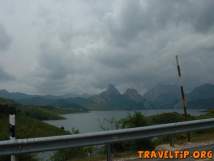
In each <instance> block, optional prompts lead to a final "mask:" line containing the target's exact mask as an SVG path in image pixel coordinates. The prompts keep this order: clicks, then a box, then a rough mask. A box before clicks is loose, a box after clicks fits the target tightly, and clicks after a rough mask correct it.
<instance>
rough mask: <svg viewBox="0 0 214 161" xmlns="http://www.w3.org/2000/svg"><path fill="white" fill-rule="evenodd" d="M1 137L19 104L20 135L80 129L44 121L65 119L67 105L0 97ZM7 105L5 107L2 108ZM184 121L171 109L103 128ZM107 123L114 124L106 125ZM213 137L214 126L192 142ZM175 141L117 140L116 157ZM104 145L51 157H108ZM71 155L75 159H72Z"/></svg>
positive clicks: (58, 160) (181, 138)
mask: <svg viewBox="0 0 214 161" xmlns="http://www.w3.org/2000/svg"><path fill="white" fill-rule="evenodd" d="M0 105H1V106H0V140H5V139H9V124H8V113H9V111H10V110H9V106H13V107H16V125H17V126H16V136H17V138H30V137H43V136H53V135H63V134H77V133H79V131H78V129H73V130H72V131H71V132H67V131H65V130H64V129H60V128H57V127H55V126H52V125H49V124H46V123H44V122H42V120H52V119H63V117H62V116H61V114H65V113H70V112H71V111H70V110H69V109H67V108H65V109H63V108H56V107H50V106H21V105H19V104H16V103H15V102H13V101H10V100H5V99H1V98H0ZM3 107H6V108H3ZM212 117H214V110H208V111H207V113H206V114H204V115H200V116H190V115H189V116H188V120H194V119H204V118H212ZM179 121H184V116H183V115H182V114H179V113H176V112H172V113H163V114H157V115H152V116H144V115H143V113H140V112H136V113H134V114H129V115H128V116H127V117H126V118H123V119H120V120H116V119H112V120H104V122H102V125H101V127H102V129H103V130H109V128H108V127H111V129H122V128H133V127H141V126H148V125H154V124H164V123H173V122H179ZM106 124H111V125H110V126H106ZM212 136H214V129H210V130H206V131H200V132H192V133H191V137H192V141H193V142H195V141H202V140H207V139H210V138H212ZM173 138H174V139H173V140H174V143H175V144H182V143H184V142H186V134H177V135H173ZM171 141H172V136H161V137H157V138H150V139H141V140H137V141H128V142H121V143H115V144H113V145H112V148H113V152H115V157H116V156H118V157H119V156H120V154H121V155H123V156H125V155H128V154H131V153H132V154H135V153H136V151H137V150H139V149H140V150H145V149H147V150H148V149H150V150H152V149H154V148H155V147H156V146H157V145H160V144H166V143H167V144H168V143H170V142H171ZM105 152H106V149H105V146H99V147H95V146H91V147H83V148H72V149H66V150H59V151H57V152H55V153H54V154H53V156H52V157H51V158H50V160H51V161H71V160H75V161H81V160H88V159H89V158H90V160H99V159H104V158H105ZM71 158H72V159H71ZM17 160H18V161H19V160H20V161H21V160H22V161H38V158H37V157H36V156H35V155H20V156H18V158H17ZM0 161H9V157H0Z"/></svg>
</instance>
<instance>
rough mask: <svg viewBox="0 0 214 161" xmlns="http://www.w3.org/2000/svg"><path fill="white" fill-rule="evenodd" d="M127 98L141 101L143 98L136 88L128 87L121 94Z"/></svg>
mask: <svg viewBox="0 0 214 161" xmlns="http://www.w3.org/2000/svg"><path fill="white" fill-rule="evenodd" d="M123 95H124V96H125V97H126V98H127V99H130V100H132V101H135V102H142V101H143V100H144V98H143V97H142V96H141V95H140V94H139V93H138V91H137V90H136V89H131V88H128V89H127V90H126V92H125V93H124V94H123Z"/></svg>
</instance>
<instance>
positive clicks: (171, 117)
mask: <svg viewBox="0 0 214 161" xmlns="http://www.w3.org/2000/svg"><path fill="white" fill-rule="evenodd" d="M149 119H150V123H151V124H166V123H173V122H179V121H184V116H183V115H181V114H179V113H177V112H170V113H162V114H158V115H153V116H150V118H149Z"/></svg>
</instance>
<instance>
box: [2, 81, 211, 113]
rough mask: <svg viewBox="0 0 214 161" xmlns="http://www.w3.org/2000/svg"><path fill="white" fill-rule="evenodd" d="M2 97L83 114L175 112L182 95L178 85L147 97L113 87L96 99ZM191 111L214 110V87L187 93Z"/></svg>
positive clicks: (150, 92)
mask: <svg viewBox="0 0 214 161" xmlns="http://www.w3.org/2000/svg"><path fill="white" fill-rule="evenodd" d="M0 97H2V98H7V99H12V100H14V101H16V102H18V103H20V104H24V105H50V106H58V107H69V108H74V109H80V110H83V111H84V110H85V109H89V110H131V109H135V110H136V109H154V108H174V107H178V106H180V91H179V87H178V86H176V85H163V84H159V85H157V86H155V87H153V88H152V89H150V90H148V91H147V92H146V93H144V95H141V94H139V93H138V91H137V90H136V89H131V88H128V89H127V90H126V91H125V92H124V93H120V92H119V91H118V90H117V88H116V87H115V86H114V85H112V84H110V85H109V86H108V87H107V88H106V90H104V91H103V92H101V93H99V94H96V95H92V96H89V95H87V96H86V95H84V96H76V97H75V96H72V95H62V96H53V95H45V96H42V95H30V94H25V93H19V92H8V91H7V90H0ZM187 98H188V107H189V108H204V109H205V108H213V107H214V85H213V84H202V85H200V86H198V87H196V88H194V89H193V90H192V91H191V92H189V93H187Z"/></svg>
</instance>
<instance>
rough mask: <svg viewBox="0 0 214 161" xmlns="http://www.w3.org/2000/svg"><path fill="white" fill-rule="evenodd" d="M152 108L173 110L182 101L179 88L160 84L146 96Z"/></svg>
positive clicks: (147, 102)
mask: <svg viewBox="0 0 214 161" xmlns="http://www.w3.org/2000/svg"><path fill="white" fill-rule="evenodd" d="M143 97H144V99H145V100H146V106H147V107H148V106H149V107H150V108H172V107H173V106H174V105H175V104H176V103H177V102H178V101H179V99H180V95H179V87H177V86H175V85H162V84H159V85H157V86H155V87H154V88H152V89H151V90H149V91H147V92H146V93H145V94H144V96H143Z"/></svg>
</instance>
